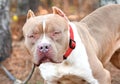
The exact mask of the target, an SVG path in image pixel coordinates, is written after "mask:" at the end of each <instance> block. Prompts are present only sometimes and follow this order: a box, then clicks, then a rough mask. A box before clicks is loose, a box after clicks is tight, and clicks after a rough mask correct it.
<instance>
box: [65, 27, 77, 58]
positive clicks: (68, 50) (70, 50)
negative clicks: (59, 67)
mask: <svg viewBox="0 0 120 84" xmlns="http://www.w3.org/2000/svg"><path fill="white" fill-rule="evenodd" d="M69 32H70V40H69V48H68V49H67V51H66V53H65V54H64V55H63V59H67V57H68V56H69V55H70V53H71V52H72V51H73V49H75V47H76V42H75V40H74V33H73V29H72V27H71V25H69Z"/></svg>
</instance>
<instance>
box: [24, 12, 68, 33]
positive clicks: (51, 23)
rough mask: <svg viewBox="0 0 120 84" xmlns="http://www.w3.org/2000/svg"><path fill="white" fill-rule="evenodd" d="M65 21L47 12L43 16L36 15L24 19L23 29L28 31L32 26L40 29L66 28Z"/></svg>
mask: <svg viewBox="0 0 120 84" xmlns="http://www.w3.org/2000/svg"><path fill="white" fill-rule="evenodd" d="M67 26H68V23H67V21H66V20H65V19H64V18H63V17H61V16H59V15H56V14H48V15H43V16H36V17H33V18H30V19H28V20H27V21H26V23H25V25H24V26H23V31H27V32H28V31H30V30H32V29H34V28H39V29H40V30H41V31H43V30H49V29H51V28H52V29H64V28H67Z"/></svg>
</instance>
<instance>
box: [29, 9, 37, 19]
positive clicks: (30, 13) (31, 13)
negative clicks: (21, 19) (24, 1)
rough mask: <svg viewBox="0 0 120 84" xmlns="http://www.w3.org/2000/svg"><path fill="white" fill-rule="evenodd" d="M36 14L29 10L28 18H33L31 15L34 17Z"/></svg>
mask: <svg viewBox="0 0 120 84" xmlns="http://www.w3.org/2000/svg"><path fill="white" fill-rule="evenodd" d="M34 16H35V14H34V13H33V11H32V10H28V13H27V19H29V18H31V17H34Z"/></svg>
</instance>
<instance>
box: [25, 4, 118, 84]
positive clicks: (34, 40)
mask: <svg viewBox="0 0 120 84" xmlns="http://www.w3.org/2000/svg"><path fill="white" fill-rule="evenodd" d="M52 9H53V13H52V14H48V15H40V16H35V15H34V13H33V12H32V11H31V10H29V11H28V14H27V20H26V23H25V24H24V26H23V34H24V37H25V46H26V48H27V49H28V51H29V52H30V54H31V55H33V62H34V64H35V65H36V66H38V67H39V69H40V73H41V76H42V77H43V79H44V80H45V82H44V83H45V84H58V83H55V81H57V80H59V79H60V78H61V77H63V76H64V75H75V76H78V77H81V78H83V79H84V80H85V81H87V82H88V83H90V84H111V76H110V73H109V71H108V70H106V69H105V66H106V65H107V63H108V62H109V61H111V63H112V64H113V65H115V66H116V67H117V68H119V69H120V56H119V53H120V5H108V6H104V7H101V8H98V9H97V10H95V11H94V12H92V13H91V14H89V15H88V16H86V17H85V18H83V19H82V20H81V21H79V22H70V21H69V20H68V18H67V16H66V15H65V14H64V12H63V11H62V10H60V9H59V8H57V7H53V8H52Z"/></svg>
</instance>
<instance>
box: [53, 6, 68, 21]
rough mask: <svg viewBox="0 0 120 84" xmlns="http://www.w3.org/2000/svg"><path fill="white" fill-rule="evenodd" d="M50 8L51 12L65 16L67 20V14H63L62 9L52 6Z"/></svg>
mask: <svg viewBox="0 0 120 84" xmlns="http://www.w3.org/2000/svg"><path fill="white" fill-rule="evenodd" d="M52 10H53V14H58V15H59V16H61V17H63V18H65V19H66V20H67V21H69V20H68V18H67V16H66V15H65V13H64V12H63V11H62V10H60V9H59V8H58V7H55V6H53V7H52Z"/></svg>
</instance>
